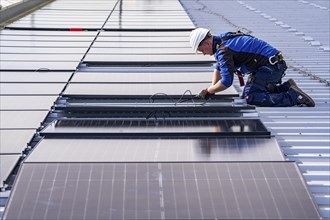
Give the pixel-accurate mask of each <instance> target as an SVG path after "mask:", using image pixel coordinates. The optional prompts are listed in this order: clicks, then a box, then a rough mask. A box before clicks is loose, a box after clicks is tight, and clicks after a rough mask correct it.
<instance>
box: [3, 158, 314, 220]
mask: <svg viewBox="0 0 330 220" xmlns="http://www.w3.org/2000/svg"><path fill="white" fill-rule="evenodd" d="M239 218H244V219H256V218H259V219H281V218H282V219H319V215H318V212H317V210H316V208H315V206H314V204H313V202H312V200H311V198H310V196H309V194H308V191H307V189H306V187H305V185H304V183H303V179H302V177H301V176H300V175H299V172H298V170H297V167H296V165H295V164H294V163H289V162H276V163H263V164H260V163H119V164H118V163H117V164H116V163H24V164H23V166H22V168H21V171H20V174H19V176H18V177H17V181H16V184H15V187H14V188H13V192H12V195H11V199H10V201H9V204H8V206H7V209H6V210H5V214H4V219H5V220H6V219H16V220H19V219H44V220H47V219H49V220H50V219H52V220H53V219H239Z"/></svg>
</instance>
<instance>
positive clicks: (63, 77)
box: [0, 71, 72, 83]
mask: <svg viewBox="0 0 330 220" xmlns="http://www.w3.org/2000/svg"><path fill="white" fill-rule="evenodd" d="M71 74H72V72H49V71H44V72H43V71H40V72H25V71H24V72H13V71H11V72H5V71H1V73H0V76H1V79H0V82H63V83H66V82H67V81H68V80H69V78H70V76H71Z"/></svg>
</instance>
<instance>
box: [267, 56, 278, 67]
mask: <svg viewBox="0 0 330 220" xmlns="http://www.w3.org/2000/svg"><path fill="white" fill-rule="evenodd" d="M268 60H269V63H270V64H271V65H275V64H276V63H278V60H279V59H278V55H277V54H275V55H273V56H271V57H269V59H268Z"/></svg>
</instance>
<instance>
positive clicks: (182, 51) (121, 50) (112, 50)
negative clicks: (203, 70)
mask: <svg viewBox="0 0 330 220" xmlns="http://www.w3.org/2000/svg"><path fill="white" fill-rule="evenodd" d="M4 48H5V47H4ZM88 53H89V54H109V55H114V54H129V55H146V54H150V55H153V54H172V55H188V54H189V55H191V54H193V51H192V49H191V48H189V47H180V48H177V47H166V48H165V47H164V48H162V49H160V48H157V47H148V48H145V49H141V48H132V47H131V48H129V47H115V46H114V47H107V48H103V47H92V48H91V49H90V50H89V51H88Z"/></svg>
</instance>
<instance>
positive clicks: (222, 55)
mask: <svg viewBox="0 0 330 220" xmlns="http://www.w3.org/2000/svg"><path fill="white" fill-rule="evenodd" d="M190 45H191V47H192V48H193V50H194V51H195V52H197V51H199V52H201V53H203V54H204V55H214V56H215V58H216V61H217V63H216V64H215V69H214V72H213V80H212V85H211V86H210V87H208V88H206V89H203V90H202V91H201V92H200V93H199V94H198V95H197V97H198V98H201V99H203V100H207V99H209V98H210V97H211V96H212V95H214V94H215V93H217V92H221V91H223V90H225V89H227V88H228V87H230V86H231V85H232V83H233V78H234V74H236V75H237V76H238V79H239V81H240V84H241V86H243V85H244V80H243V75H245V74H248V75H249V78H248V80H247V83H246V85H245V87H244V89H243V92H242V98H245V99H246V102H247V103H248V104H250V105H256V106H267V107H285V106H294V105H300V106H302V105H306V106H309V107H314V106H315V102H314V101H313V99H312V98H311V97H310V96H308V95H307V94H306V93H304V92H303V91H302V90H301V89H300V88H299V87H298V86H297V84H296V83H295V81H294V80H293V79H289V80H288V81H286V82H284V83H282V82H281V80H282V78H283V77H284V75H285V70H286V69H287V66H286V63H285V61H284V59H283V56H282V54H281V52H280V51H278V50H277V49H275V48H274V47H272V46H271V45H269V44H268V43H266V42H265V41H262V40H260V39H258V38H255V37H253V36H251V35H248V34H244V33H242V32H239V31H238V32H227V33H222V34H220V35H219V36H213V35H212V34H211V32H210V30H208V29H205V28H197V29H195V30H193V31H192V32H191V34H190Z"/></svg>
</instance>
